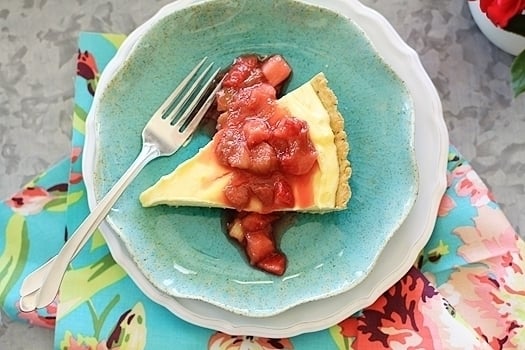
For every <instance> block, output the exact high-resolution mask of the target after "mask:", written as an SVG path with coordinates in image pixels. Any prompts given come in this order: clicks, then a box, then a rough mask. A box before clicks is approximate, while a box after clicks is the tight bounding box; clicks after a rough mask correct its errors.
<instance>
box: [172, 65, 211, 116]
mask: <svg viewBox="0 0 525 350" xmlns="http://www.w3.org/2000/svg"><path fill="white" fill-rule="evenodd" d="M212 66H213V62H212V63H210V64H209V65H208V66H207V67H206V69H204V71H203V72H202V73H201V75H199V76H198V77H197V78H196V79H195V82H194V83H193V85H192V86H191V87H190V88H189V89H187V91H186V93H185V94H184V96H183V97H182V98H181V99H180V100H179V102H178V103H177V105H176V106H175V107H173V110H171V111H170V113H169V114H168V115H166V117H165V118H164V119H166V121H168V122H170V123H173V122H174V120H175V118H176V117H177V115H178V114H179V112H180V111H181V110H182V108H183V107H184V106H185V104H186V103H187V102H188V100H189V99H190V97H192V95H193V94H194V93H195V91H196V90H197V88H198V87H199V84H200V83H201V82H202V80H203V79H204V78H205V77H206V75H207V74H208V72H209V71H210V69H211V67H212ZM204 88H206V86H205V87H204ZM198 100H199V98H198V97H194V98H193V99H192V103H191V104H190V105H189V106H188V107H186V108H185V110H192V109H193V108H194V106H195V105H194V103H193V102H195V101H197V102H198ZM174 124H175V123H174Z"/></svg>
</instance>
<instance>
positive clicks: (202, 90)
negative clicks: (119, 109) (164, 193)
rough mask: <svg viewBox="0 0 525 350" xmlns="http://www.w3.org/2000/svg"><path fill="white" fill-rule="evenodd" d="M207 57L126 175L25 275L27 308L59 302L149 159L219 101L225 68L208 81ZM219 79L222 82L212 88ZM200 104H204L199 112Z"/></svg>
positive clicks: (174, 145) (153, 126) (154, 125)
mask: <svg viewBox="0 0 525 350" xmlns="http://www.w3.org/2000/svg"><path fill="white" fill-rule="evenodd" d="M206 59H207V58H206V57H205V58H204V59H202V60H201V61H200V62H199V63H198V64H197V66H195V67H194V68H193V69H192V71H191V72H190V73H189V74H188V75H187V76H186V77H185V78H184V79H183V80H182V82H181V83H180V84H179V86H177V88H175V90H174V91H173V92H172V93H171V95H170V96H169V97H168V98H167V99H166V100H165V101H164V102H163V103H162V105H161V106H160V107H159V108H158V110H157V111H156V112H155V113H154V114H153V116H152V117H151V119H150V120H149V121H148V123H147V124H146V126H145V127H144V130H143V131H142V149H141V150H140V152H139V154H138V156H137V158H136V159H135V160H134V161H133V163H132V164H131V166H130V167H129V168H128V170H126V172H125V173H124V175H123V176H122V177H121V178H120V179H119V180H118V181H117V182H116V183H115V185H113V187H112V188H111V190H110V191H109V192H108V193H107V194H106V195H105V196H104V197H103V198H102V200H101V201H100V202H99V203H98V204H97V206H96V207H95V209H94V210H93V211H92V212H91V213H90V214H89V215H88V216H87V217H86V219H85V220H84V221H83V222H82V224H81V225H80V226H79V227H78V229H77V230H76V231H75V233H74V234H73V235H72V236H71V238H70V239H69V240H68V241H67V242H66V243H65V244H64V246H63V247H62V249H61V250H60V252H59V253H58V254H57V255H56V256H54V257H53V258H51V259H50V260H49V261H48V262H47V263H45V264H44V265H42V266H41V267H39V268H38V269H36V270H35V271H33V272H32V273H31V274H29V275H28V276H27V277H26V278H25V279H24V281H23V282H22V286H21V288H20V296H21V298H20V309H21V310H23V311H32V310H34V309H36V308H42V307H45V306H47V305H49V304H51V303H52V302H53V300H54V299H55V297H56V295H57V293H58V290H59V288H60V284H61V282H62V278H63V277H64V274H65V272H66V270H67V268H68V266H69V263H70V262H71V260H72V259H73V258H74V257H75V256H76V254H77V253H78V252H79V251H80V249H81V248H82V246H84V244H85V243H86V242H87V241H88V240H89V238H90V237H91V234H92V233H93V232H94V231H95V229H96V228H97V227H98V226H99V225H100V223H101V222H102V220H103V219H104V218H105V217H106V215H107V214H108V212H109V210H110V209H111V207H112V206H113V205H114V204H115V202H116V201H117V199H118V198H119V197H120V196H121V195H122V193H123V192H124V190H125V188H126V187H127V186H128V185H129V184H130V183H131V181H133V179H134V178H135V177H136V176H137V175H138V173H139V172H140V171H141V170H142V169H143V168H144V166H145V165H146V164H148V163H149V162H150V161H152V160H153V159H155V158H158V157H161V156H170V155H172V154H173V153H175V152H176V151H177V150H178V149H179V148H180V147H181V146H182V145H184V143H185V142H186V141H187V140H188V138H189V137H190V136H191V135H192V134H193V133H194V131H195V130H196V128H197V126H198V125H199V123H200V121H201V120H202V118H203V117H204V115H205V114H206V111H207V110H208V109H209V108H210V106H211V104H212V103H213V99H214V96H215V93H216V92H217V91H218V89H219V88H220V85H221V84H220V83H217V82H216V81H215V80H216V78H217V75H218V73H219V71H220V69H217V70H216V71H215V72H214V73H213V74H211V76H210V77H209V78H208V80H207V81H206V82H204V83H203V80H204V79H205V78H206V76H208V75H209V71H210V69H211V68H212V66H213V63H210V64H209V65H208V66H207V67H206V68H205V69H204V71H203V72H202V73H201V74H200V75H199V76H198V77H195V75H196V74H197V73H198V72H199V70H201V68H202V66H203V65H204V63H205V61H206ZM192 81H193V83H192ZM190 83H192V85H191V86H190V87H189V88H188V89H187V91H186V92H185V93H184V95H182V97H181V94H182V93H183V90H185V89H186V88H187V86H188V85H189V84H190ZM214 84H216V86H215V87H214V88H213V90H212V91H211V92H210V89H211V87H212V86H213V85H214ZM207 93H208V96H207V97H206V99H205V100H204V102H203V103H202V104H199V102H201V101H202V100H203V99H204V97H205V96H206V94H207ZM199 106H200V108H199V109H198V111H196V112H195V109H196V108H197V107H199Z"/></svg>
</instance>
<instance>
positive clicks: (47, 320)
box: [16, 300, 57, 329]
mask: <svg viewBox="0 0 525 350" xmlns="http://www.w3.org/2000/svg"><path fill="white" fill-rule="evenodd" d="M16 307H17V309H18V310H20V304H19V303H18V302H17V304H16ZM56 314H57V304H56V300H55V301H54V302H52V303H51V304H50V305H48V306H47V307H46V309H45V313H44V314H42V313H39V312H37V311H36V310H35V311H31V312H19V313H18V317H19V318H20V319H22V320H27V321H28V322H29V324H32V325H34V326H38V327H44V328H50V329H53V328H55V324H56Z"/></svg>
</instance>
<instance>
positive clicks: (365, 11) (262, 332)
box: [82, 0, 448, 336]
mask: <svg viewBox="0 0 525 350" xmlns="http://www.w3.org/2000/svg"><path fill="white" fill-rule="evenodd" d="M209 1H213V0H180V1H177V2H174V3H170V4H167V5H165V6H164V7H162V8H161V9H160V10H159V11H158V12H157V13H156V14H155V15H154V16H153V17H151V18H150V19H149V20H148V21H146V22H144V23H143V24H142V25H141V26H139V27H138V28H137V29H135V30H134V31H133V32H132V33H131V34H130V35H129V36H128V37H127V38H126V39H125V41H124V43H123V44H122V46H121V48H123V49H122V50H120V49H119V50H118V52H117V54H116V55H115V56H114V58H113V59H112V60H111V61H110V62H109V63H108V65H107V67H106V69H105V71H109V72H110V73H112V74H106V76H112V75H113V74H114V73H115V72H116V70H117V69H118V67H119V65H118V62H120V61H121V60H122V59H123V58H124V57H126V56H128V55H129V53H130V52H131V51H132V50H133V49H134V47H135V44H136V42H137V41H138V39H139V38H140V36H141V35H142V33H143V32H144V31H147V30H148V29H149V28H151V26H153V25H154V24H155V23H156V22H157V21H158V20H160V19H162V18H164V17H165V16H167V15H169V14H170V13H172V12H173V11H176V10H178V9H182V8H186V7H188V6H193V5H197V4H201V3H205V2H209ZM296 1H297V0H296ZM299 2H301V3H305V4H310V5H314V6H318V7H323V8H327V9H329V10H332V11H337V12H339V13H340V11H339V10H340V8H345V9H346V11H348V12H346V11H345V13H343V15H345V16H347V18H348V19H350V20H352V21H353V22H354V23H356V24H357V25H358V27H360V28H361V29H362V30H363V31H364V32H365V34H366V36H367V37H368V39H369V40H370V42H372V44H374V48H375V49H376V51H377V47H376V45H375V44H376V43H377V40H380V41H381V40H384V37H388V38H390V39H391V40H390V41H389V44H390V45H391V46H392V47H391V48H393V49H395V50H396V51H401V52H399V53H401V54H402V55H403V56H404V57H405V58H409V60H410V62H411V63H412V64H413V65H415V66H417V67H418V70H420V71H421V73H423V74H421V75H417V77H418V78H419V80H420V81H419V84H421V85H422V86H424V87H425V90H426V91H427V92H429V93H430V95H432V103H431V105H432V109H433V110H434V114H433V115H435V116H436V115H439V116H440V118H438V119H436V120H435V121H434V122H436V123H437V126H438V127H437V128H436V130H438V131H439V132H440V134H441V136H442V141H443V140H445V139H446V140H447V141H448V131H447V130H446V126H445V124H444V120H443V118H442V109H441V102H440V100H439V96H438V94H437V91H436V90H435V87H434V86H433V84H432V82H431V80H430V78H429V77H428V75H427V74H426V72H425V70H424V68H423V66H422V64H421V62H420V60H419V56H418V55H417V53H416V52H415V51H414V50H413V49H412V48H410V47H409V46H408V45H407V44H406V43H405V42H404V41H403V39H402V38H401V37H400V36H399V34H398V33H397V32H396V31H395V30H394V28H393V27H392V26H391V24H390V23H389V22H388V21H387V20H386V19H385V18H384V17H383V16H382V15H380V14H379V13H378V12H377V11H375V10H372V9H371V8H369V7H367V6H365V5H363V4H361V3H360V2H358V1H357V0H349V1H346V2H344V1H340V0H332V1H331V4H330V5H332V6H330V7H327V4H326V2H323V1H320V0H299ZM334 7H338V8H334ZM339 7H340V8H339ZM350 8H351V10H352V11H353V14H352V15H353V16H354V17H351V16H350V13H349V12H352V11H350ZM356 18H358V20H357V21H356ZM366 21H369V23H368V25H370V24H371V23H373V25H374V30H373V31H368V32H367V31H366V30H364V28H366V27H367V22H366ZM363 24H364V26H363ZM378 24H380V25H379V26H378ZM379 29H380V30H379ZM382 36H383V37H382ZM126 41H128V44H126ZM387 41H388V40H387ZM129 43H131V44H129ZM394 43H395V44H394ZM380 56H381V57H382V58H383V60H384V61H385V62H387V63H388V59H387V58H385V57H384V56H382V55H380ZM394 71H395V70H394ZM395 72H396V74H397V73H398V72H397V71H395ZM397 75H398V76H399V74H397ZM99 84H100V85H103V84H104V81H103V80H102V79H101V82H100V83H99ZM101 90H103V89H98V90H97V91H101ZM96 95H97V93H95V98H94V100H93V106H92V107H91V109H90V114H91V113H92V111H95V110H96V107H97V106H96V104H98V98H97V96H96ZM414 102H415V101H414ZM417 115H418V113H417V111H416V113H415V117H416V118H417ZM93 119H94V118H89V117H88V118H87V120H86V139H85V144H86V145H88V143H89V142H94V137H89V134H90V133H88V132H87V130H88V128H89V127H94V125H93ZM415 123H416V124H417V121H416V122H415ZM416 133H417V130H416ZM441 146H442V147H441V149H440V150H441V154H440V160H441V161H440V164H439V166H438V167H441V168H443V170H444V171H443V175H444V176H443V177H441V178H440V181H437V182H436V187H435V188H434V191H433V195H432V196H431V197H432V198H433V199H434V201H433V203H432V204H433V205H432V206H431V208H430V210H429V214H432V215H427V220H426V225H425V229H424V230H423V234H421V235H420V236H419V237H420V239H419V240H417V241H416V242H414V243H415V244H413V246H412V249H410V251H409V252H408V254H405V259H404V260H403V261H402V264H400V265H399V266H398V269H397V270H396V272H397V273H395V274H394V273H391V274H390V275H389V276H388V278H386V279H384V280H383V282H382V283H380V287H378V286H376V287H375V288H374V289H373V290H372V291H370V292H369V293H368V295H367V296H366V297H365V298H364V299H362V300H360V302H359V303H356V302H354V303H353V304H355V305H353V307H352V308H353V309H356V310H358V309H361V308H363V307H365V306H367V305H369V304H370V303H371V302H373V301H374V300H375V299H376V298H377V297H378V296H379V295H380V294H382V293H383V292H384V291H385V290H386V289H388V288H389V287H390V286H391V285H392V284H393V283H395V282H396V281H397V280H399V278H400V277H402V275H403V274H404V273H406V271H408V269H409V268H410V266H411V265H412V264H413V262H414V260H415V256H414V254H416V256H417V254H418V253H419V250H421V249H422V247H423V246H424V245H425V244H426V242H427V240H428V239H429V237H430V234H431V231H432V227H433V224H434V222H435V218H436V215H435V214H436V213H437V207H438V204H439V201H438V200H437V198H441V195H442V194H443V192H444V190H445V188H446V176H445V174H446V171H445V170H446V159H447V157H446V155H447V154H448V142H442V144H441ZM91 156H92V157H93V156H94V154H92V155H91ZM416 158H417V149H416ZM88 164H89V162H87V161H84V162H83V164H82V168H83V172H84V171H87V170H86V168H87V165H88ZM419 176H421V174H420V175H419ZM418 184H419V185H421V181H419V182H418ZM418 197H419V196H418ZM94 202H95V199H94V196H93V195H91V193H90V192H89V191H88V205H89V207H90V208H93V205H94ZM416 202H417V198H416ZM436 202H437V203H436ZM412 208H414V207H412ZM411 212H412V210H411ZM408 215H409V216H410V213H409V214H408ZM403 224H404V223H403ZM403 224H402V225H403ZM100 228H101V232H102V234H103V236H104V238H105V239H106V241H107V242H108V247H109V249H110V252H111V253H112V256H113V257H114V259H115V260H116V261H117V263H119V265H121V266H123V267H125V270H127V271H129V270H128V269H130V268H132V269H136V268H137V267H136V266H130V265H134V264H133V261H132V260H133V259H131V258H129V257H128V259H129V260H131V261H126V258H123V257H121V256H120V254H122V253H124V254H126V249H125V247H123V244H124V243H123V242H121V240H119V239H118V237H116V236H117V235H116V234H112V233H109V232H111V231H112V228H111V226H110V225H109V224H108V223H107V222H106V221H104V222H103V223H102V224H101V227H100ZM395 236H396V235H395V234H394V237H391V239H390V240H389V241H388V242H387V243H386V246H385V247H384V249H383V251H382V252H381V253H380V254H379V257H378V260H376V263H375V264H374V265H375V266H374V267H373V268H372V270H371V271H370V273H369V275H368V276H370V274H372V273H373V271H374V270H375V269H376V268H377V265H378V262H379V260H380V259H381V257H382V256H383V255H385V254H386V253H387V249H386V248H387V247H388V245H389V244H390V242H391V241H392V240H394V239H395ZM119 250H121V251H120V252H119ZM416 251H417V253H415V252H416ZM119 253H120V254H119ZM129 275H130V277H131V278H132V279H133V280H134V281H135V283H136V284H137V285H138V287H139V288H140V289H142V290H143V292H144V293H145V294H146V295H147V296H148V297H149V298H150V299H152V300H153V301H155V302H157V303H159V304H160V305H162V306H164V307H166V308H167V309H169V310H170V311H171V312H173V313H174V314H175V315H177V316H179V317H181V318H182V319H184V320H186V321H188V322H191V323H194V324H197V325H200V326H204V327H208V328H214V329H218V330H222V331H225V332H230V333H231V332H235V333H238V332H241V333H243V334H251V335H256V336H257V335H258V336H275V335H276V334H277V335H279V336H293V335H297V334H299V333H304V332H310V331H315V330H320V329H322V328H325V327H326V325H327V324H328V323H327V322H330V323H331V324H335V323H337V322H339V321H341V320H342V319H344V318H346V317H348V315H349V314H351V313H352V312H350V311H349V310H350V308H349V307H347V308H344V310H345V311H344V312H339V313H336V314H334V315H331V316H330V317H329V318H326V319H324V320H323V321H324V322H323V325H322V326H321V325H319V324H318V323H317V324H316V323H315V322H313V323H312V322H307V321H305V322H302V323H298V324H297V325H295V326H291V327H285V328H283V329H280V330H278V329H263V328H260V326H249V327H243V326H242V325H241V326H239V325H234V324H229V325H228V324H225V322H224V320H221V321H220V322H217V321H218V320H213V319H210V318H208V317H206V318H204V317H200V316H199V315H197V314H195V313H193V312H192V311H191V310H187V309H184V307H182V309H181V305H180V304H179V303H178V302H177V301H176V299H180V298H177V297H171V296H169V295H165V294H164V293H162V292H160V291H159V290H157V288H156V287H154V286H153V285H152V283H151V282H150V281H149V280H147V278H145V277H144V276H143V275H141V276H140V277H138V276H134V275H133V274H129ZM139 275H140V274H139ZM368 276H367V278H368ZM367 278H366V279H367ZM142 279H143V280H142ZM366 279H365V280H366ZM365 280H362V281H361V282H360V283H359V284H358V285H356V286H354V287H353V288H352V289H351V290H349V291H347V292H343V293H342V294H347V293H349V292H351V291H353V290H354V289H355V288H356V287H357V286H359V285H361V284H363V283H364V281H365ZM331 298H334V297H331ZM319 301H322V300H318V301H311V302H308V303H306V304H302V305H307V304H310V303H316V302H319ZM200 302H202V303H206V302H204V301H200ZM209 305H211V304H209ZM215 307H217V306H215ZM300 307H301V305H299V306H295V307H294V308H292V309H295V308H300ZM183 309H184V310H183ZM225 311H226V312H230V311H227V310H225ZM286 312H287V311H284V313H286ZM241 317H247V316H242V315H241ZM271 317H272V316H271ZM271 317H269V318H271ZM328 320H329V321H328Z"/></svg>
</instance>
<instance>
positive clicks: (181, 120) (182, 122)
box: [173, 68, 222, 133]
mask: <svg viewBox="0 0 525 350" xmlns="http://www.w3.org/2000/svg"><path fill="white" fill-rule="evenodd" d="M219 72H220V68H218V69H217V70H216V71H215V72H214V73H213V74H212V75H211V76H210V78H209V79H208V80H207V81H206V83H205V84H204V85H203V87H202V88H201V90H200V91H199V92H198V94H197V96H195V98H194V99H193V100H192V102H191V103H190V105H189V106H188V108H186V110H185V112H184V113H183V114H182V115H181V116H180V118H179V119H178V120H177V122H176V123H175V124H174V125H173V126H174V127H175V128H176V129H177V130H178V129H181V128H182V127H183V126H184V125H185V124H186V123H187V121H188V119H189V118H190V117H191V116H192V114H193V110H194V109H195V107H196V106H197V104H198V103H199V102H200V101H201V100H202V98H203V96H204V95H205V94H206V93H207V92H208V90H209V88H210V86H211V85H212V84H213V82H214V81H215V78H216V77H217V75H218V74H219ZM221 83H222V81H221V82H219V83H218V84H217V85H216V86H215V88H214V89H213V91H211V92H210V93H209V94H208V97H207V98H206V101H204V103H203V104H202V106H201V108H200V109H199V110H198V111H197V113H195V115H194V116H193V118H192V119H191V121H190V122H189V123H188V125H187V126H186V127H185V128H184V129H185V130H187V131H188V132H190V133H191V132H193V129H195V127H196V126H197V125H198V124H199V123H200V121H201V119H202V118H203V117H204V115H205V114H206V111H207V110H208V108H209V107H210V105H211V104H212V103H213V101H214V99H215V94H216V93H217V91H219V89H220V87H221Z"/></svg>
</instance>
